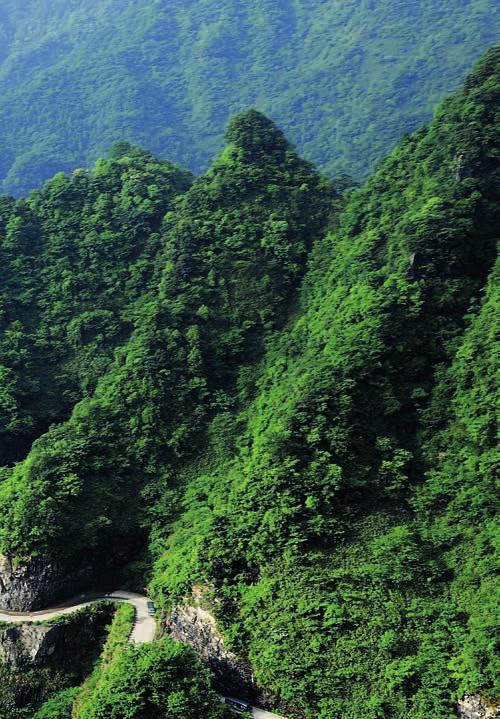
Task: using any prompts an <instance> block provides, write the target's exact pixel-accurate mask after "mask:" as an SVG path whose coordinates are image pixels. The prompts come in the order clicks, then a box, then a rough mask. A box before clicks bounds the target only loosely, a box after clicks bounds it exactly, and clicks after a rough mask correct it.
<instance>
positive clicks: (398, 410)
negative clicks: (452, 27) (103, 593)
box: [155, 53, 499, 719]
mask: <svg viewBox="0 0 500 719" xmlns="http://www.w3.org/2000/svg"><path fill="white" fill-rule="evenodd" d="M497 73H498V53H491V54H490V55H489V56H488V57H487V58H486V59H485V60H484V61H483V62H482V63H481V64H480V65H479V67H478V69H477V71H476V72H475V74H473V75H472V76H471V77H470V78H469V79H468V80H467V82H466V85H465V88H464V90H463V91H461V92H459V93H457V94H456V95H455V96H454V97H452V98H451V99H450V100H449V101H447V102H446V103H445V104H444V105H443V107H442V108H441V109H440V111H439V112H438V114H437V116H436V118H435V120H434V122H433V123H432V124H431V125H430V127H429V129H427V130H421V131H419V132H418V133H417V134H416V135H414V136H413V137H412V138H409V139H408V140H406V141H405V142H404V143H403V144H402V145H400V147H399V148H398V149H397V150H396V151H395V152H394V153H393V154H392V155H391V156H390V157H389V158H388V160H387V161H386V162H385V163H383V165H382V166H381V168H380V169H379V170H378V171H377V172H376V173H375V175H374V176H373V177H372V178H371V179H370V180H369V181H368V182H367V183H366V185H365V187H364V188H363V189H362V190H360V191H359V192H357V193H355V194H354V196H353V197H352V199H351V200H350V202H349V203H348V205H347V207H346V209H345V211H344V212H343V214H342V216H341V220H340V227H339V229H338V230H336V231H335V232H334V233H333V234H331V235H328V236H327V237H326V239H325V240H324V241H323V242H322V243H320V244H318V245H317V246H316V247H315V250H314V253H313V257H312V263H311V269H310V271H309V274H308V275H307V276H306V279H305V285H304V291H303V298H302V307H303V313H302V314H301V315H300V316H299V317H298V319H297V320H296V321H294V323H293V324H292V325H291V327H290V329H289V330H288V331H285V332H284V333H282V336H281V337H280V338H279V339H278V340H277V342H276V343H275V344H274V345H273V347H272V348H271V350H270V352H269V354H268V356H267V359H266V363H265V370H264V373H263V376H262V378H261V379H260V381H259V383H258V387H259V395H258V398H257V400H256V401H255V402H254V403H252V404H251V405H250V408H249V411H248V413H246V414H245V415H244V417H241V416H240V418H239V420H240V422H242V421H245V424H246V426H245V427H244V429H243V431H242V432H241V434H240V439H239V443H238V451H237V453H236V455H234V454H233V453H232V452H227V451H226V452H225V453H223V454H222V457H221V449H220V448H221V446H224V445H223V442H222V441H219V443H218V445H217V446H216V447H215V448H214V455H215V457H217V459H216V460H215V459H214V458H213V457H211V458H210V457H209V458H208V459H207V461H206V465H205V467H204V468H203V470H202V473H199V474H198V476H197V477H196V478H194V479H191V481H190V484H189V489H188V491H187V493H186V495H185V499H184V506H185V513H184V515H183V517H182V518H181V519H180V521H179V522H178V523H177V525H176V526H175V527H174V531H173V532H172V528H171V527H168V528H167V529H168V531H167V532H164V531H163V530H164V528H163V527H161V526H158V527H157V530H156V535H155V550H156V552H157V554H158V555H159V562H158V565H157V570H156V579H155V586H156V592H157V595H158V598H159V600H160V601H161V599H162V598H163V600H164V601H166V603H167V604H168V603H169V602H171V601H175V600H178V599H181V598H182V597H183V596H185V595H188V593H189V585H190V584H192V583H195V584H206V585H208V586H211V587H212V588H213V590H214V591H215V593H216V596H217V597H218V600H219V603H218V604H217V603H216V606H218V607H219V615H220V619H221V621H222V622H223V625H224V626H225V628H226V635H227V637H228V638H229V640H230V641H231V642H232V645H233V647H234V648H235V649H236V650H239V651H240V652H242V653H243V654H246V653H247V652H248V656H249V657H250V659H251V661H252V665H253V667H254V670H255V672H256V676H257V679H258V681H259V682H260V683H261V684H262V685H264V686H266V687H268V688H272V689H274V690H275V692H276V693H277V695H278V696H279V697H280V698H281V699H284V700H286V701H288V702H290V703H291V705H292V707H296V708H297V710H298V716H306V717H311V718H312V717H321V719H329V718H331V717H332V716H338V717H342V719H358V718H359V717H360V716H363V717H366V718H370V719H372V718H373V719H377V718H381V717H384V718H386V717H398V718H400V719H403V718H404V719H409V718H410V717H411V718H412V719H417V718H418V719H425V718H427V717H429V716H432V717H433V719H445V717H446V718H447V719H448V718H449V717H450V716H452V715H453V704H454V702H456V700H457V699H458V695H459V693H460V692H461V693H462V694H463V693H474V692H477V691H484V692H485V693H486V694H487V695H489V696H490V697H494V696H495V695H496V691H497V690H495V688H494V685H493V682H494V673H493V669H492V662H493V661H494V653H493V652H494V649H493V647H492V642H491V637H492V636H493V631H494V630H493V627H494V614H495V612H494V610H493V608H492V601H493V600H492V599H491V598H490V597H491V571H492V565H493V559H492V557H491V554H490V553H491V541H492V527H491V523H490V513H491V512H492V510H493V507H492V500H493V495H492V486H491V484H492V466H491V462H492V453H493V451H494V446H495V445H494V442H495V437H494V430H493V421H494V415H493V412H492V407H491V405H490V404H489V402H490V400H489V399H488V395H487V394H486V393H485V395H484V397H483V394H482V392H483V391H487V390H488V389H489V390H490V391H491V390H492V386H491V385H490V383H492V382H494V379H493V372H494V370H493V358H492V355H491V351H492V350H493V346H492V345H491V344H490V343H491V342H492V334H490V333H492V332H493V330H492V327H491V324H490V323H491V322H492V321H493V316H492V314H493V312H492V305H491V304H490V303H491V301H492V300H489V301H488V302H487V303H486V304H485V305H484V307H483V308H482V309H481V300H480V298H481V291H482V288H483V286H484V284H485V282H486V279H487V277H488V273H489V270H490V268H491V266H492V264H493V261H494V253H495V238H496V232H497V223H498V207H499V205H498V200H499V198H498V195H497V194H496V193H497V192H498V186H499V185H498V164H497V158H498V146H497V144H496V142H497V140H496V139H495V134H496V133H497V130H498V95H499V86H498V81H497ZM471 318H474V319H473V320H472V326H471V328H470V329H469V330H467V331H466V334H465V336H464V338H463V339H462V338H461V337H462V333H463V332H464V330H465V328H466V327H467V325H468V324H469V323H470V322H471ZM479 346H483V347H484V350H483V352H482V353H479V352H478V349H479ZM476 347H477V348H478V349H475V348H476ZM451 363H453V364H451ZM450 364H451V369H450V370H449V372H448V371H447V370H444V369H443V368H444V367H446V366H448V365H450ZM466 368H467V369H466ZM464 372H467V374H465V375H464ZM490 373H491V374H490ZM471 383H472V387H471V386H470V385H471ZM445 391H446V396H443V395H444V393H445ZM451 398H454V399H453V402H454V405H455V410H454V411H452V412H451V413H449V410H448V409H447V404H448V403H449V401H450V399H451ZM452 406H453V405H452ZM454 412H456V418H455V417H454V416H453V415H454ZM436 422H437V423H438V424H436ZM448 422H449V423H450V424H449V426H447V425H448ZM439 427H441V428H442V434H441V435H440V437H439V439H435V438H434V434H435V432H436V431H437V430H438V429H439ZM466 427H467V429H465V428H466ZM464 433H465V435H464ZM450 437H453V438H454V440H453V443H452V444H450ZM464 443H465V444H464ZM460 467H463V469H459V468H460ZM190 473H191V474H192V471H190ZM426 477H427V479H426ZM472 537H473V538H474V541H473V542H471V539H472ZM455 692H457V694H455Z"/></svg>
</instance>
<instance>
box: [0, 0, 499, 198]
mask: <svg viewBox="0 0 500 719" xmlns="http://www.w3.org/2000/svg"><path fill="white" fill-rule="evenodd" d="M495 9H496V3H495V1H494V0H447V2H446V3H443V2H439V0H425V2H407V1H401V0H358V2H340V1H339V0H293V1H291V0H290V1H288V2H284V1H283V0H254V2H246V3H245V2H235V0H169V2H167V1H166V0H138V1H137V2H127V1H126V0H100V2H98V3H96V2H92V0H71V2H68V0H25V1H24V2H22V3H21V2H19V1H18V0H4V2H2V7H1V8H0V181H3V189H4V191H5V192H8V193H10V194H14V195H21V194H24V193H25V192H26V191H27V190H28V189H30V188H32V187H39V186H40V184H41V183H42V181H43V180H46V179H48V178H49V177H51V176H52V175H53V174H54V173H55V172H57V171H59V170H69V169H73V168H74V167H79V166H84V167H88V166H90V165H91V164H93V162H94V161H95V160H96V159H97V158H98V157H100V156H104V155H106V154H107V152H108V151H109V148H110V146H111V145H112V143H113V142H115V141H117V140H129V141H130V142H132V143H134V144H139V145H141V146H144V147H147V148H148V149H150V150H151V151H152V152H154V153H155V154H157V155H159V156H160V157H166V158H168V159H169V160H171V161H174V162H175V161H177V162H181V163H182V164H183V165H185V166H186V167H188V168H189V169H191V170H193V171H196V172H197V171H200V170H203V169H205V168H206V167H207V165H208V163H209V161H210V160H212V158H213V157H214V156H215V155H216V154H217V152H219V150H220V148H221V146H222V136H223V128H224V126H225V125H226V123H227V121H228V118H229V117H230V116H231V115H233V114H235V113H236V112H240V111H241V110H243V109H245V108H247V107H252V106H253V107H256V108H257V109H259V110H260V111H263V112H265V113H266V114H267V115H269V116H270V117H271V118H272V119H273V120H275V121H276V122H278V123H279V125H280V126H281V127H283V128H284V129H285V130H286V132H287V134H288V135H289V136H290V138H291V140H292V141H293V142H294V143H295V144H296V145H297V146H298V147H299V149H300V151H301V152H302V153H303V154H304V156H305V157H306V158H307V159H309V160H312V161H314V162H316V163H317V164H318V165H319V166H320V167H321V168H322V169H323V170H326V171H327V173H328V174H329V175H338V174H339V173H343V172H347V173H349V174H350V175H352V176H354V177H355V178H360V177H363V176H366V174H367V172H368V170H369V169H371V168H372V167H373V166H374V164H375V163H376V162H377V161H378V160H380V159H381V158H382V157H383V156H384V155H385V154H386V153H387V152H388V151H389V150H390V149H391V148H392V147H393V145H394V144H395V143H396V141H397V140H398V139H399V138H400V137H402V135H403V134H404V133H405V132H410V131H413V130H415V129H416V128H417V126H418V125H419V124H420V123H422V122H424V121H427V120H428V119H429V118H430V116H431V113H432V111H433V109H434V107H435V105H436V103H437V102H438V101H439V100H440V99H441V98H442V97H443V95H444V94H445V93H447V92H449V91H451V90H452V89H455V88H456V87H457V86H458V84H459V83H460V82H462V80H463V78H464V76H465V74H466V72H467V71H468V70H469V68H470V67H471V66H472V64H473V62H474V61H475V60H476V59H477V58H478V57H479V55H480V53H481V52H483V51H484V50H485V49H486V48H487V47H488V46H489V45H491V44H492V43H493V42H495V41H496V40H497V39H498V34H497V32H496V31H498V26H497V28H496V29H495V17H496V13H495Z"/></svg>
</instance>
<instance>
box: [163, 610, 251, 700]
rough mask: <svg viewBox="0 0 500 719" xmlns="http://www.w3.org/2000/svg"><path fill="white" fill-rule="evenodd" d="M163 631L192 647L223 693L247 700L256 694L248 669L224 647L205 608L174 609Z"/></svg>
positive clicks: (243, 662) (248, 667)
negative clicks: (246, 698) (212, 674)
mask: <svg viewBox="0 0 500 719" xmlns="http://www.w3.org/2000/svg"><path fill="white" fill-rule="evenodd" d="M166 631H167V633H168V634H169V635H170V636H171V637H172V639H174V640H175V641H178V642H184V643H185V644H190V645H191V646H192V647H193V649H194V650H195V652H196V653H197V654H198V656H199V657H200V659H201V660H202V661H203V662H204V663H205V664H207V665H208V666H209V667H210V669H211V670H212V672H213V673H214V675H215V678H216V681H217V683H218V684H219V685H220V688H221V689H223V690H224V691H225V692H226V693H234V694H236V695H237V696H246V697H250V696H251V695H253V694H254V693H255V691H256V687H255V684H254V681H253V674H252V668H251V666H250V665H249V664H248V662H246V661H244V660H243V659H241V658H238V657H237V656H236V655H235V654H233V653H232V652H230V651H228V650H227V649H226V648H225V646H224V640H223V638H222V636H221V634H220V632H219V630H218V629H217V622H216V620H215V618H214V617H213V615H212V614H210V612H208V611H207V610H206V609H203V608H202V607H200V606H192V605H187V604H186V605H178V606H176V607H173V609H172V610H171V611H170V614H169V616H168V619H167V622H166Z"/></svg>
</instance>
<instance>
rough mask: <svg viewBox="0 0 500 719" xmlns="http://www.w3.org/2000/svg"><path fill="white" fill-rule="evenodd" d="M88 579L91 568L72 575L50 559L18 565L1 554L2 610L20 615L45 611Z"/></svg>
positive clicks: (0, 595)
mask: <svg viewBox="0 0 500 719" xmlns="http://www.w3.org/2000/svg"><path fill="white" fill-rule="evenodd" d="M88 578H89V570H88V569H83V570H79V571H78V572H77V573H74V572H73V573H71V572H70V571H69V572H68V571H65V568H64V567H63V566H62V564H61V563H60V562H58V561H55V560H54V559H52V558H51V557H48V556H41V557H36V558H33V559H29V560H27V561H26V562H22V563H19V564H18V563H14V562H13V561H12V560H11V559H10V558H8V557H5V556H3V555H0V608H2V609H10V610H13V611H17V612H28V611H31V610H34V609H43V608H45V607H46V606H48V605H50V603H51V602H52V601H53V600H54V599H56V598H58V597H59V596H61V595H63V594H65V593H68V592H73V591H77V590H78V589H79V588H80V586H82V585H83V584H84V583H85V581H87V580H88Z"/></svg>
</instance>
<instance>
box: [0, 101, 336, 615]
mask: <svg viewBox="0 0 500 719" xmlns="http://www.w3.org/2000/svg"><path fill="white" fill-rule="evenodd" d="M226 137H227V140H228V142H229V143H230V144H229V145H228V147H227V148H226V150H225V152H224V153H223V154H222V156H221V157H220V158H219V160H218V161H217V163H215V165H214V167H213V168H212V169H211V170H210V171H209V172H207V173H206V174H205V175H204V176H202V177H200V178H199V179H198V180H196V181H195V182H194V184H193V185H192V187H191V188H190V189H189V190H188V192H187V193H185V194H184V195H183V196H182V197H181V198H179V201H178V202H176V203H175V204H174V205H173V207H172V211H171V212H168V213H167V214H166V215H165V217H164V220H163V237H162V243H161V248H160V251H159V255H158V257H157V258H156V260H155V261H154V262H156V264H157V266H158V267H159V268H160V271H159V276H158V278H157V285H156V286H157V288H158V289H157V291H156V293H148V292H146V293H143V294H142V296H141V300H140V302H137V303H136V304H135V307H134V313H133V317H132V319H133V320H134V323H135V331H134V332H133V334H132V336H131V339H130V341H129V342H128V343H127V344H126V345H124V346H123V347H122V348H121V350H120V351H119V352H118V354H117V356H116V361H115V363H114V364H113V365H112V367H111V369H110V370H109V371H108V372H107V373H106V374H105V375H104V376H103V377H102V380H101V381H99V382H98V383H97V387H96V389H95V392H94V394H93V395H92V396H87V397H86V398H84V399H83V400H82V401H81V402H80V403H79V404H77V405H76V407H75V409H74V410H73V413H72V415H71V417H70V419H69V421H68V422H67V423H64V424H59V425H54V426H53V427H51V428H50V430H49V431H48V432H47V433H46V434H45V435H43V436H42V437H41V438H40V439H38V440H37V441H36V442H35V443H34V445H33V447H32V450H31V452H30V453H29V455H28V457H27V458H26V460H25V461H24V462H22V463H19V464H17V465H16V466H15V467H14V468H12V469H6V470H5V481H4V482H3V484H2V485H0V488H1V495H2V498H1V500H0V502H1V504H2V507H4V508H5V509H7V507H9V509H8V511H7V515H6V516H4V519H5V522H4V524H3V526H2V528H1V529H0V534H1V537H2V539H1V544H2V550H3V551H4V552H5V553H7V554H9V555H12V554H16V555H23V556H26V555H30V556H33V555H34V554H35V555H38V554H40V553H42V554H44V556H45V558H46V559H45V562H46V563H49V564H50V565H51V566H52V565H53V562H55V561H60V560H64V562H65V564H64V566H62V565H61V566H59V569H58V574H61V573H62V574H63V575H64V570H65V569H66V567H68V566H71V567H72V569H73V570H74V569H75V568H77V567H81V566H82V564H84V563H85V561H91V562H93V563H94V564H95V565H96V566H98V565H99V564H100V562H101V561H102V553H101V554H97V550H98V549H102V550H103V551H105V552H106V553H108V554H111V555H112V554H113V548H115V549H116V550H117V551H119V554H120V556H122V552H123V547H124V546H125V545H124V540H126V538H127V537H129V538H130V537H131V536H132V537H134V536H135V535H136V534H137V532H138V529H139V527H140V526H141V524H142V523H143V522H145V521H147V520H146V518H145V515H146V514H147V512H148V511H152V512H153V513H157V512H159V508H158V507H155V504H154V499H155V497H156V490H155V488H154V484H155V483H157V484H158V486H159V487H163V486H164V485H165V483H168V484H169V485H172V484H173V485H174V486H175V470H176V467H177V466H179V464H181V463H182V462H185V461H186V457H190V458H192V457H194V456H196V454H197V453H198V452H199V451H201V449H202V448H203V445H204V442H205V441H206V440H205V435H206V431H207V425H208V423H209V422H210V420H211V419H212V418H213V416H214V415H215V414H218V415H219V421H221V422H223V419H224V416H225V415H227V416H228V417H230V414H229V412H230V410H231V409H232V408H233V407H234V406H238V403H239V402H242V401H244V399H245V397H246V395H247V394H248V393H249V392H251V387H252V366H253V365H255V363H256V361H257V360H258V358H259V357H260V356H262V354H263V351H264V349H265V342H266V339H267V338H269V337H270V336H271V335H272V334H273V333H274V332H276V330H278V329H279V328H280V326H281V325H282V324H283V321H284V319H285V317H286V313H287V311H288V308H289V303H290V300H291V297H292V295H293V291H294V289H295V287H296V286H297V284H298V282H299V281H300V278H301V276H302V274H303V272H304V267H305V262H306V258H307V253H308V250H309V249H310V247H311V245H312V243H313V241H314V239H315V238H316V237H318V236H319V234H320V233H321V232H322V231H323V229H324V227H325V224H326V221H327V218H328V215H329V212H330V209H331V203H332V198H333V193H332V190H331V187H330V185H329V183H328V182H326V181H325V180H323V179H322V178H321V176H320V175H319V174H318V173H317V172H316V171H315V170H314V169H313V168H312V167H311V166H309V165H308V163H306V162H304V161H302V160H300V159H299V157H298V156H297V155H296V153H295V152H294V151H293V150H292V149H291V148H290V147H289V145H288V143H287V142H286V140H285V138H284V136H283V135H282V133H281V132H280V131H279V130H278V129H277V128H276V127H275V126H274V125H273V124H272V123H271V122H270V121H269V120H267V119H266V118H265V117H264V116H262V115H260V114H259V113H257V112H255V111H249V112H248V113H244V114H243V115H241V116H240V117H238V118H236V119H235V120H233V121H232V122H231V123H230V125H229V127H228V131H227V134H226ZM127 160H128V158H127V156H124V157H122V158H121V160H120V163H124V164H128V163H127ZM161 168H162V166H161V165H160V172H161ZM78 176H79V175H78V174H77V177H78ZM140 179H141V178H139V180H140ZM158 180H159V181H160V182H162V177H161V174H159V176H158ZM163 181H164V180H163ZM65 182H66V183H67V182H68V181H67V180H65ZM50 187H51V183H49V185H48V188H49V190H50ZM167 187H168V185H167ZM44 192H46V190H45V191H44ZM105 200H106V195H102V196H101V202H100V203H99V204H102V203H103V202H105ZM130 216H132V217H134V216H135V206H134V205H133V206H132V209H130V208H129V210H128V211H127V210H125V212H124V217H125V218H130ZM99 237H100V238H101V240H102V237H103V236H102V234H100V235H99ZM152 237H153V238H155V239H156V240H158V239H159V238H157V237H156V235H152ZM79 242H82V245H83V249H84V250H85V249H86V248H87V239H86V237H85V236H84V237H83V238H82V237H80V239H79ZM79 242H77V245H78V246H79ZM103 269H106V268H105V267H104V268H103V267H102V266H100V270H103ZM127 274H130V275H132V276H133V273H132V272H131V270H130V269H129V270H128V271H126V275H127ZM147 274H148V273H147ZM149 274H151V269H150V271H149ZM82 279H84V278H82ZM146 289H148V286H147V287H146ZM105 297H106V295H105ZM66 310H67V312H68V313H69V314H71V312H72V305H71V303H70V304H69V306H67V307H66ZM129 316H130V315H129ZM91 369H92V367H91ZM149 482H152V483H153V484H149ZM140 490H143V491H144V493H145V497H144V498H143V500H142V501H141V500H140ZM166 506H167V507H168V501H167V505H166ZM92 552H94V554H93V555H92V556H90V554H91V553H92ZM47 555H48V557H49V558H50V559H49V558H47ZM54 579H55V578H54ZM66 579H67V580H68V582H69V584H68V587H70V586H71V576H69V575H68V576H67V577H66ZM40 591H43V594H42V595H40V596H38V597H36V592H37V589H36V582H35V587H34V595H35V597H36V598H35V602H36V603H40V602H44V601H46V600H47V598H48V597H47V595H46V587H45V586H42V587H40ZM4 601H5V599H4ZM9 601H11V602H12V601H13V600H12V597H11V598H10V600H9ZM14 601H15V600H14ZM17 601H18V602H19V601H21V602H22V603H23V605H25V604H26V601H27V600H25V599H24V598H23V599H20V598H19V597H18V600H17ZM28 603H33V600H30V601H29V602H28Z"/></svg>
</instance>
